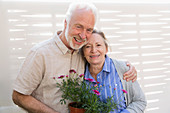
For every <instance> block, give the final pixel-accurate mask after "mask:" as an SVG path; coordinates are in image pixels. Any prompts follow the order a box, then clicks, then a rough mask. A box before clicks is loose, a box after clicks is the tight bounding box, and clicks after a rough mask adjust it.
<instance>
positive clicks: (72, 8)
mask: <svg viewBox="0 0 170 113" xmlns="http://www.w3.org/2000/svg"><path fill="white" fill-rule="evenodd" d="M77 9H86V10H91V11H92V12H93V14H94V16H95V23H96V21H97V8H96V6H95V5H94V4H92V3H86V2H73V3H71V4H70V5H69V8H68V10H67V13H66V21H67V23H69V22H70V19H71V16H72V14H73V12H74V11H75V10H77Z"/></svg>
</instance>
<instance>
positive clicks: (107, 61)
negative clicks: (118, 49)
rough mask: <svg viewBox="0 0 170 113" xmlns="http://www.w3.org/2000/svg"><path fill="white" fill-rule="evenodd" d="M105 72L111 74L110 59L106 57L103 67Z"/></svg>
mask: <svg viewBox="0 0 170 113" xmlns="http://www.w3.org/2000/svg"><path fill="white" fill-rule="evenodd" d="M103 71H106V72H110V58H109V57H108V56H107V55H106V57H105V62H104V65H103Z"/></svg>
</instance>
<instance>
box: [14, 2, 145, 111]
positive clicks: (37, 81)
mask: <svg viewBox="0 0 170 113" xmlns="http://www.w3.org/2000/svg"><path fill="white" fill-rule="evenodd" d="M96 20H97V9H96V7H95V6H94V5H93V4H90V3H72V4H71V5H70V6H69V9H68V11H67V14H66V18H65V21H64V29H63V31H58V32H57V33H56V34H55V35H54V37H53V38H51V39H49V40H47V41H44V42H42V43H39V44H37V45H36V46H34V47H33V48H32V49H31V50H30V52H29V53H28V55H27V57H26V59H25V61H24V62H23V64H22V67H21V69H20V71H19V74H18V77H17V79H16V81H15V83H14V88H13V95H12V98H13V101H14V103H15V104H17V105H18V106H20V107H22V108H24V109H25V110H26V111H28V112H30V113H68V112H69V111H68V108H67V104H66V105H61V104H60V99H61V95H62V93H61V91H60V90H59V89H58V88H56V81H54V80H53V79H52V77H53V76H54V75H58V76H60V75H62V74H68V73H69V70H70V69H75V70H76V71H77V72H78V73H85V77H86V78H92V79H94V81H95V82H100V84H101V85H103V88H102V89H103V90H102V92H101V95H100V99H101V101H105V100H106V98H107V97H108V96H110V97H111V96H112V95H111V93H110V92H112V91H113V90H114V88H115V87H116V88H117V89H118V91H117V92H115V95H117V97H118V96H119V95H122V92H121V89H125V90H126V91H127V92H128V93H127V94H126V95H124V101H122V102H121V107H120V108H119V109H118V110H114V111H113V112H115V113H142V112H144V109H145V107H146V100H145V96H144V93H143V92H142V90H141V88H140V86H139V84H138V82H137V81H136V79H137V77H136V70H135V67H134V66H132V65H130V64H128V63H126V62H123V61H117V60H115V59H111V58H109V57H108V56H107V55H106V54H107V52H108V44H107V43H106V38H105V36H104V34H103V32H99V31H96V30H94V29H93V28H94V26H95V22H96ZM80 48H81V50H82V52H80V51H79V49H80ZM85 64H86V65H85ZM58 82H61V81H60V80H58ZM108 86H109V87H108Z"/></svg>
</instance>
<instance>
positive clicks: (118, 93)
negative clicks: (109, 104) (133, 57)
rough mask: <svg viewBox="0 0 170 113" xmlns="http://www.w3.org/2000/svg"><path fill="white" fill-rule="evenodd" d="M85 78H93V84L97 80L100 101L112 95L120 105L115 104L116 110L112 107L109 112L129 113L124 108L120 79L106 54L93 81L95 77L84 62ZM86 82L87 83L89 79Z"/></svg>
mask: <svg viewBox="0 0 170 113" xmlns="http://www.w3.org/2000/svg"><path fill="white" fill-rule="evenodd" d="M85 78H91V79H93V80H94V82H93V85H95V84H96V82H99V84H98V87H101V88H99V89H100V90H99V92H100V94H101V95H100V100H101V101H103V102H106V99H107V97H111V96H112V95H114V98H113V100H114V101H115V102H117V104H119V105H120V106H117V107H118V110H117V109H114V111H111V112H110V113H129V111H127V110H126V103H125V98H124V95H123V92H122V89H123V86H122V83H121V80H120V78H119V75H118V73H117V71H116V68H115V66H114V64H113V62H112V59H110V58H109V57H108V56H107V55H106V58H105V62H104V66H103V69H102V71H101V72H100V73H98V74H97V81H95V79H94V78H93V77H92V76H91V74H90V72H89V68H88V64H86V71H85ZM86 82H87V83H88V82H89V81H86ZM115 88H116V89H115Z"/></svg>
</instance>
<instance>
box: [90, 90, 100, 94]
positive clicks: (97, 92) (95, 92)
mask: <svg viewBox="0 0 170 113" xmlns="http://www.w3.org/2000/svg"><path fill="white" fill-rule="evenodd" d="M92 91H93V92H94V94H96V95H100V93H99V91H97V90H94V89H92Z"/></svg>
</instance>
